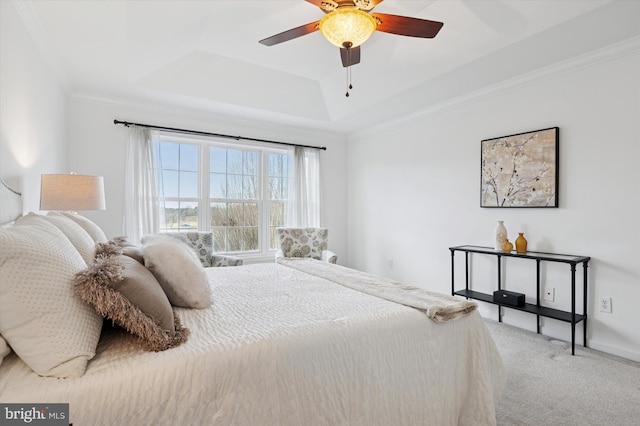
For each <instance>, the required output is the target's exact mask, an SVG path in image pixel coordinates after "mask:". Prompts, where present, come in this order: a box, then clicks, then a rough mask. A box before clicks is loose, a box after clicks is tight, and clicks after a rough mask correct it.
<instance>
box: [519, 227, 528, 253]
mask: <svg viewBox="0 0 640 426" xmlns="http://www.w3.org/2000/svg"><path fill="white" fill-rule="evenodd" d="M526 252H527V239H526V238H525V237H524V233H523V232H518V238H516V253H526Z"/></svg>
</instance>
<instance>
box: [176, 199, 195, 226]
mask: <svg viewBox="0 0 640 426" xmlns="http://www.w3.org/2000/svg"><path fill="white" fill-rule="evenodd" d="M180 230H181V231H197V230H198V203H195V202H191V203H184V202H181V203H180Z"/></svg>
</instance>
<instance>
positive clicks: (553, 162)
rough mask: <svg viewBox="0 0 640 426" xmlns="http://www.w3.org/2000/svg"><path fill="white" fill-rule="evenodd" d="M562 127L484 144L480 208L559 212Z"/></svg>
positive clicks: (481, 144)
mask: <svg viewBox="0 0 640 426" xmlns="http://www.w3.org/2000/svg"><path fill="white" fill-rule="evenodd" d="M559 134H560V129H559V128H558V127H549V128H547V129H541V130H534V131H531V132H524V133H516V134H514V135H509V136H501V137H498V138H492V139H484V140H482V141H481V142H480V161H481V167H480V207H493V208H524V207H534V208H557V207H558V167H559Z"/></svg>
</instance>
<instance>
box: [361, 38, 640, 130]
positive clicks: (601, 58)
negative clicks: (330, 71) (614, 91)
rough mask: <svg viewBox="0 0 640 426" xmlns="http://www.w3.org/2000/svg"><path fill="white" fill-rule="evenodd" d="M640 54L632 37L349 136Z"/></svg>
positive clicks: (407, 121) (636, 39)
mask: <svg viewBox="0 0 640 426" xmlns="http://www.w3.org/2000/svg"><path fill="white" fill-rule="evenodd" d="M637 52H640V36H636V37H632V38H629V39H627V40H624V41H621V42H618V43H614V44H612V45H609V46H607V47H603V48H600V49H596V50H593V51H591V52H588V53H585V54H582V55H578V56H575V57H573V58H570V59H567V60H564V61H561V62H557V63H555V64H553V65H549V66H546V67H542V68H539V69H537V70H534V71H531V72H528V73H525V74H521V75H519V76H517V77H514V78H510V79H507V80H504V81H501V82H500V83H496V84H492V85H489V86H486V87H483V88H481V89H478V90H474V91H472V92H469V93H467V94H464V95H462V96H457V97H454V98H451V99H448V100H446V101H444V102H440V103H438V104H435V105H432V106H429V107H427V108H424V109H421V110H418V111H416V112H414V113H412V114H409V115H405V116H403V117H401V118H398V119H393V120H389V121H385V122H384V123H380V124H378V125H376V126H373V127H370V128H367V129H364V130H360V131H356V132H353V133H351V134H350V135H349V137H350V138H352V137H360V136H368V135H372V134H376V133H378V132H379V131H381V130H383V129H386V128H389V127H393V126H397V125H399V124H405V123H410V122H412V121H415V120H418V119H422V118H425V117H429V116H431V115H435V114H438V113H441V112H443V111H447V110H451V109H456V108H460V107H462V106H464V105H466V104H468V103H471V102H475V101H477V100H479V99H483V98H488V97H491V96H496V95H499V94H501V93H505V92H507V91H511V90H515V89H519V88H521V87H525V86H529V85H531V84H535V83H538V82H541V81H544V80H548V79H551V78H555V77H558V76H561V75H563V74H567V73H570V72H574V71H577V70H580V69H584V68H588V67H592V66H595V65H598V64H601V63H603V62H608V61H611V60H614V59H617V58H620V57H624V56H627V55H631V54H634V53H637Z"/></svg>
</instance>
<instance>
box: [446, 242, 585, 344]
mask: <svg viewBox="0 0 640 426" xmlns="http://www.w3.org/2000/svg"><path fill="white" fill-rule="evenodd" d="M449 250H450V251H451V294H452V295H457V296H463V297H466V298H467V299H476V300H481V301H483V302H487V303H492V304H494V305H498V321H502V307H507V308H511V309H517V310H520V311H524V312H529V313H532V314H535V315H536V319H537V331H538V334H539V333H540V317H547V318H553V319H556V320H560V321H564V322H569V323H571V354H572V355H575V342H576V324H577V323H579V322H580V321H584V323H583V332H584V336H583V339H584V340H583V344H584V346H585V347H586V346H587V267H588V264H589V260H590V259H591V258H590V257H588V256H575V255H570V254H558V253H543V252H535V251H528V252H526V253H524V254H519V253H516V252H515V251H513V252H503V251H499V250H494V249H493V248H491V247H480V246H469V245H465V246H456V247H449ZM457 251H460V252H464V255H465V272H466V277H465V288H464V290H456V289H455V253H456V252H457ZM470 253H479V254H484V255H492V256H496V257H497V259H498V290H502V264H501V262H502V258H503V257H516V258H520V259H533V260H535V261H536V303H535V304H532V303H525V305H524V306H522V307H518V306H512V305H506V304H502V303H499V302H494V301H493V295H492V294H486V293H481V292H479V291H474V290H471V289H469V254H470ZM542 261H548V262H559V263H567V264H569V265H570V266H571V312H566V311H561V310H558V309H552V308H548V307H545V306H540V262H542ZM580 263H581V264H582V267H583V273H582V276H583V286H584V290H583V293H582V299H583V306H582V314H577V313H576V266H577V265H578V264H580Z"/></svg>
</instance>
